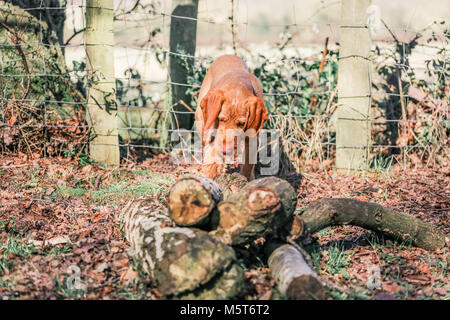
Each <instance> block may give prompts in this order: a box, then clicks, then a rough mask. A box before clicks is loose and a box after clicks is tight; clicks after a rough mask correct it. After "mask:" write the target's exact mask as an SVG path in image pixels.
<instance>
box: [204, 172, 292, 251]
mask: <svg viewBox="0 0 450 320" xmlns="http://www.w3.org/2000/svg"><path fill="white" fill-rule="evenodd" d="M295 203H296V197H295V191H294V189H293V188H292V186H291V185H290V184H289V183H288V182H287V181H285V180H282V179H279V178H276V177H267V178H261V179H257V180H253V181H251V182H249V183H248V184H247V185H246V186H245V187H244V188H242V189H241V190H240V192H237V193H229V195H228V197H227V198H226V199H225V201H222V202H220V203H219V204H218V206H217V207H218V210H219V213H220V218H219V226H218V228H217V229H216V230H214V231H212V232H211V234H213V235H215V236H216V237H218V238H219V239H221V241H223V242H224V243H226V244H230V245H245V244H248V243H251V242H252V241H254V240H256V239H258V238H260V237H266V236H268V235H273V236H278V237H283V235H287V234H288V233H289V231H290V229H291V225H292V213H293V211H294V209H295Z"/></svg>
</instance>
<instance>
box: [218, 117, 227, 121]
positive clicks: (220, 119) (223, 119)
mask: <svg viewBox="0 0 450 320" xmlns="http://www.w3.org/2000/svg"><path fill="white" fill-rule="evenodd" d="M219 121H220V122H226V121H227V118H219Z"/></svg>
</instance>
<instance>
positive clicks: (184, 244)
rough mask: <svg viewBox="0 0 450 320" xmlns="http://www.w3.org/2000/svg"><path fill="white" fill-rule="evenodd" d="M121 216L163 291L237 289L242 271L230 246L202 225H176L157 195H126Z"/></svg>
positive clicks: (229, 292) (184, 293)
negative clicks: (150, 197)
mask: <svg viewBox="0 0 450 320" xmlns="http://www.w3.org/2000/svg"><path fill="white" fill-rule="evenodd" d="M120 218H121V221H122V223H123V230H124V232H125V235H126V237H127V239H128V241H129V242H130V244H131V248H132V250H133V252H134V254H135V256H136V257H137V258H138V260H139V262H140V263H141V265H142V267H143V270H144V271H145V272H147V273H148V274H149V275H150V276H151V279H152V280H154V281H155V283H156V285H157V287H158V289H159V290H160V291H161V293H162V294H163V295H165V296H169V297H172V298H187V299H193V298H198V299H229V298H232V297H234V296H236V295H237V294H238V293H239V292H240V290H241V288H242V285H243V281H244V272H243V270H242V268H241V267H240V266H239V265H238V264H237V263H236V261H235V260H236V257H235V253H234V250H233V249H232V248H231V247H229V246H227V245H225V244H223V243H222V242H220V241H218V240H217V239H216V238H214V237H212V236H210V235H209V234H208V233H207V232H205V231H202V230H199V229H194V228H192V229H191V228H180V227H176V226H175V224H174V222H173V221H172V220H171V219H170V217H169V215H168V212H167V209H166V208H164V207H161V204H160V203H159V202H158V201H156V200H153V199H146V198H142V197H141V198H139V199H137V200H134V201H130V202H129V203H128V205H127V206H126V207H125V208H124V209H123V211H122V213H121V217H120Z"/></svg>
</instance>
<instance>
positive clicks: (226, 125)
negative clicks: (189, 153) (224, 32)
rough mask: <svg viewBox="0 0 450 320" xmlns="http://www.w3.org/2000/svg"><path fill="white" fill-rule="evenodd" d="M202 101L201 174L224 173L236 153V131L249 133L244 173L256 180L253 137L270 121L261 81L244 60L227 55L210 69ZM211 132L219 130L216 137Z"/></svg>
mask: <svg viewBox="0 0 450 320" xmlns="http://www.w3.org/2000/svg"><path fill="white" fill-rule="evenodd" d="M198 101H199V106H200V107H198V108H197V110H196V112H195V121H196V128H197V132H198V133H199V135H200V137H201V139H202V143H203V150H202V151H203V164H202V168H201V172H202V173H203V174H204V175H206V176H207V177H210V178H214V177H216V176H218V175H219V174H221V173H222V172H223V171H224V168H225V166H224V165H223V162H224V161H223V160H224V157H225V155H228V154H230V152H231V153H233V154H235V153H236V148H237V146H236V143H237V142H236V141H237V138H236V139H235V137H236V132H242V133H244V132H245V161H244V163H243V164H241V166H240V171H241V174H243V175H244V176H245V177H247V179H248V180H252V179H254V164H251V163H250V162H251V161H249V159H250V157H253V158H254V157H255V156H256V154H252V155H250V154H249V138H254V137H256V135H257V134H258V133H259V131H260V130H261V128H262V127H263V125H264V123H265V121H266V120H267V119H268V112H267V109H266V107H265V106H264V101H263V96H262V86H261V82H260V81H259V80H258V78H256V77H255V76H254V75H253V74H251V73H250V72H249V71H248V69H247V66H246V65H245V63H244V61H242V59H241V58H239V57H237V56H233V55H224V56H221V57H219V58H217V59H216V60H215V61H214V62H213V64H212V65H211V66H210V68H209V69H208V72H207V73H206V76H205V79H204V80H203V83H202V87H201V89H200V95H199V99H198ZM210 129H216V131H215V136H213V135H211V134H210V133H209V132H211V130H210ZM236 129H238V130H236ZM208 130H209V131H208ZM252 152H255V153H256V150H253V151H252Z"/></svg>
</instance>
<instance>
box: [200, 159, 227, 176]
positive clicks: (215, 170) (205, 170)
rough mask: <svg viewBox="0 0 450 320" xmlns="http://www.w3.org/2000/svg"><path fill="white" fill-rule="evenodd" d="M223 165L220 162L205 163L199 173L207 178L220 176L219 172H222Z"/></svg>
mask: <svg viewBox="0 0 450 320" xmlns="http://www.w3.org/2000/svg"><path fill="white" fill-rule="evenodd" d="M223 171H224V166H223V165H221V164H216V163H213V164H207V165H203V166H202V168H201V170H200V173H201V174H202V175H203V176H205V177H208V178H211V179H214V178H215V177H217V176H220V175H221V174H223V173H224V172H223Z"/></svg>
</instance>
